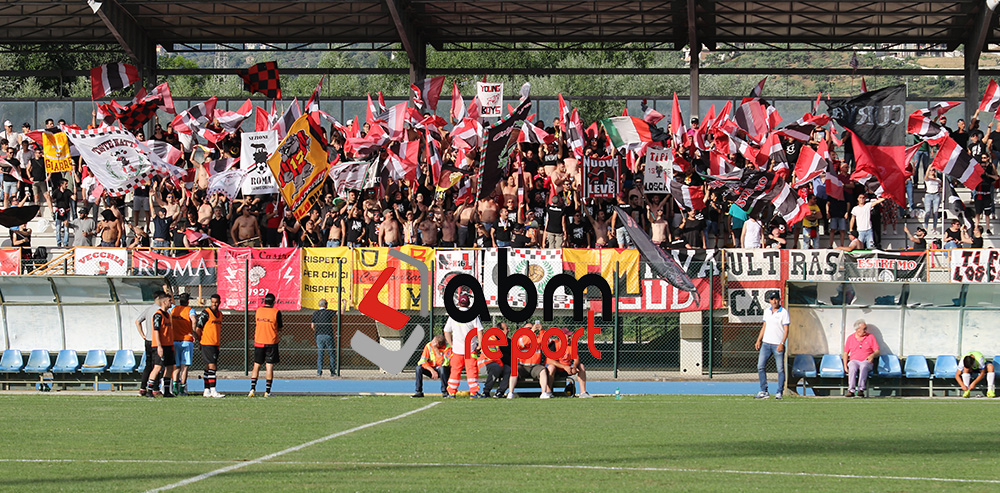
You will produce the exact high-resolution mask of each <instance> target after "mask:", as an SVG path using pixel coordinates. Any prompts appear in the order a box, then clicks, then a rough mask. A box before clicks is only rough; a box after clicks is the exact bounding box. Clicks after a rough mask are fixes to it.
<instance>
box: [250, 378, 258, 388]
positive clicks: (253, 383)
mask: <svg viewBox="0 0 1000 493" xmlns="http://www.w3.org/2000/svg"><path fill="white" fill-rule="evenodd" d="M250 390H257V379H256V378H251V379H250Z"/></svg>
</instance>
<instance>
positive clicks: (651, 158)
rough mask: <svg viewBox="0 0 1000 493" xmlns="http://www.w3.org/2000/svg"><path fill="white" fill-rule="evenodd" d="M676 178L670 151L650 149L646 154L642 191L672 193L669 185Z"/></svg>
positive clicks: (656, 148) (659, 148)
mask: <svg viewBox="0 0 1000 493" xmlns="http://www.w3.org/2000/svg"><path fill="white" fill-rule="evenodd" d="M673 178H674V165H673V162H672V160H671V159H670V149H664V148H662V147H650V148H649V150H648V151H647V152H646V168H645V170H644V171H643V176H642V190H643V191H644V192H646V193H670V185H668V183H669V182H670V180H672V179H673Z"/></svg>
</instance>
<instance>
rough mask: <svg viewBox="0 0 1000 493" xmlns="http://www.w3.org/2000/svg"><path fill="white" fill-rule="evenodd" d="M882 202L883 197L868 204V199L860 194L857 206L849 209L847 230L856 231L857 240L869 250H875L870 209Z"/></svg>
mask: <svg viewBox="0 0 1000 493" xmlns="http://www.w3.org/2000/svg"><path fill="white" fill-rule="evenodd" d="M883 200H885V197H882V198H878V199H875V200H874V201H872V202H868V197H867V196H866V195H865V194H861V195H858V205H856V206H854V208H853V209H851V224H850V226H848V227H847V230H848V231H857V232H858V239H859V240H861V243H862V244H863V245H864V246H865V248H867V249H869V250H871V249H873V248H875V234H874V232H873V231H872V208H873V207H875V206H876V205H879V204H881V203H882V201H883ZM855 223H857V228H855V227H854V226H855Z"/></svg>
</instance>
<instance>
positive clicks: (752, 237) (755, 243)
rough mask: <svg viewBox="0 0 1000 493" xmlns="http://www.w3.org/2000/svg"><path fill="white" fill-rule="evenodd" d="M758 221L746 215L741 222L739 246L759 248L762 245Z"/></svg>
mask: <svg viewBox="0 0 1000 493" xmlns="http://www.w3.org/2000/svg"><path fill="white" fill-rule="evenodd" d="M761 233H762V231H761V227H760V222H759V221H757V219H755V218H752V217H748V218H747V220H746V221H745V222H744V223H743V237H742V238H740V246H741V247H743V248H760V247H761V246H763V245H762V235H761Z"/></svg>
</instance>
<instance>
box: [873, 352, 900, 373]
mask: <svg viewBox="0 0 1000 493" xmlns="http://www.w3.org/2000/svg"><path fill="white" fill-rule="evenodd" d="M876 368H877V375H878V376H879V377H881V378H900V377H902V376H903V370H902V369H901V368H900V366H899V356H896V355H895V354H883V355H882V356H879V357H878V365H877V366H876Z"/></svg>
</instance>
